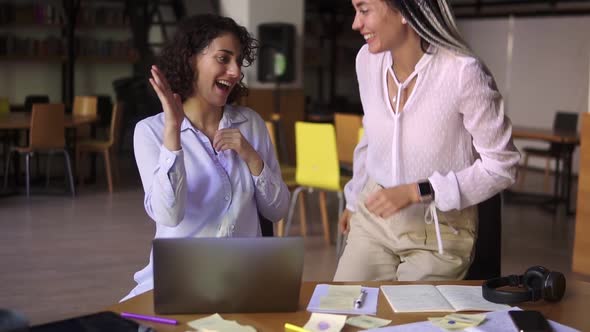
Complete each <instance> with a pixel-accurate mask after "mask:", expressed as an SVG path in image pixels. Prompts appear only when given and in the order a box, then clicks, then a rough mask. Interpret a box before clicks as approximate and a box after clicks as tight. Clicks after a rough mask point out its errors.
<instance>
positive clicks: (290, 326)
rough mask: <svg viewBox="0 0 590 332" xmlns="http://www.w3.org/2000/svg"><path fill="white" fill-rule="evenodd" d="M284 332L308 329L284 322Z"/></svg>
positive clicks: (299, 331) (305, 331)
mask: <svg viewBox="0 0 590 332" xmlns="http://www.w3.org/2000/svg"><path fill="white" fill-rule="evenodd" d="M285 332H309V331H308V330H306V329H304V328H302V327H299V326H296V325H293V324H289V323H285Z"/></svg>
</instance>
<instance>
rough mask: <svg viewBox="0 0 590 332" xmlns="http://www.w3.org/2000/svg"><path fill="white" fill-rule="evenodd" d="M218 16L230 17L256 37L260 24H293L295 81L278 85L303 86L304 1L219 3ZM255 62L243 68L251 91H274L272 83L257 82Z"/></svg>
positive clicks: (222, 0) (275, 0)
mask: <svg viewBox="0 0 590 332" xmlns="http://www.w3.org/2000/svg"><path fill="white" fill-rule="evenodd" d="M220 9H221V14H222V15H225V16H229V17H232V18H233V19H234V20H236V22H238V23H240V24H241V25H244V26H245V27H246V28H247V29H248V31H250V33H251V34H252V35H253V36H254V37H256V38H258V25H259V24H261V23H273V22H274V23H276V22H281V23H291V24H293V25H295V31H296V34H297V35H296V36H295V66H296V68H295V82H293V83H289V84H282V85H281V86H282V87H286V88H301V87H302V86H303V50H302V45H303V31H304V19H303V15H304V13H305V8H304V0H221V1H220ZM257 66H258V62H257V61H255V62H254V64H253V65H252V66H250V67H248V68H244V75H245V80H246V82H247V83H248V86H249V87H251V88H268V89H272V88H274V84H269V83H261V82H259V81H258V79H257V68H258V67H257Z"/></svg>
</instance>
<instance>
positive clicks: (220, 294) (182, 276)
mask: <svg viewBox="0 0 590 332" xmlns="http://www.w3.org/2000/svg"><path fill="white" fill-rule="evenodd" d="M303 254H304V248H303V239H302V238H297V237H285V238H269V237H250V238H177V239H155V240H154V241H153V263H154V270H153V271H154V309H155V311H156V312H157V313H159V314H183V313H216V312H219V313H223V312H226V313H227V312H233V313H241V312H288V311H296V310H297V308H298V303H299V291H300V286H301V275H302V272H303Z"/></svg>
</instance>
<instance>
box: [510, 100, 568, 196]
mask: <svg viewBox="0 0 590 332" xmlns="http://www.w3.org/2000/svg"><path fill="white" fill-rule="evenodd" d="M577 130H578V113H572V112H562V111H559V112H557V113H555V118H554V120H553V131H556V132H562V133H576V132H577ZM574 148H575V146H574V145H572V144H561V143H551V144H550V145H549V147H547V148H545V149H539V148H534V147H525V148H523V149H522V151H523V152H524V161H523V167H522V169H521V171H520V178H519V181H518V187H519V188H520V189H522V188H523V186H524V182H525V178H526V172H527V167H528V163H529V157H530V156H533V157H541V158H545V177H544V179H543V185H544V188H545V191H547V192H549V191H550V189H549V163H550V162H551V160H552V159H554V160H555V184H557V179H558V175H559V162H560V161H562V160H564V158H565V157H566V156H567V155H568V154H570V153H572V151H573V149H574ZM555 188H557V185H555ZM555 194H556V195H557V192H556V193H555Z"/></svg>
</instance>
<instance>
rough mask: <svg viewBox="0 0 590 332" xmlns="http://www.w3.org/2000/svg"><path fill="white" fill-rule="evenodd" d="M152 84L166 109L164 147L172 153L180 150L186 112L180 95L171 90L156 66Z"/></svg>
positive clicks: (151, 78)
mask: <svg viewBox="0 0 590 332" xmlns="http://www.w3.org/2000/svg"><path fill="white" fill-rule="evenodd" d="M151 74H152V77H150V84H151V85H152V87H153V88H154V90H155V91H156V93H157V94H158V98H159V99H160V103H162V108H163V109H164V146H165V147H166V148H167V149H168V150H171V151H178V150H180V126H181V124H182V121H183V119H184V110H183V107H182V100H181V98H180V95H178V94H177V93H174V92H173V91H172V89H170V85H169V84H168V81H167V80H166V77H165V76H164V74H163V73H162V72H161V71H160V69H158V67H156V66H155V65H154V66H152V68H151Z"/></svg>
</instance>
